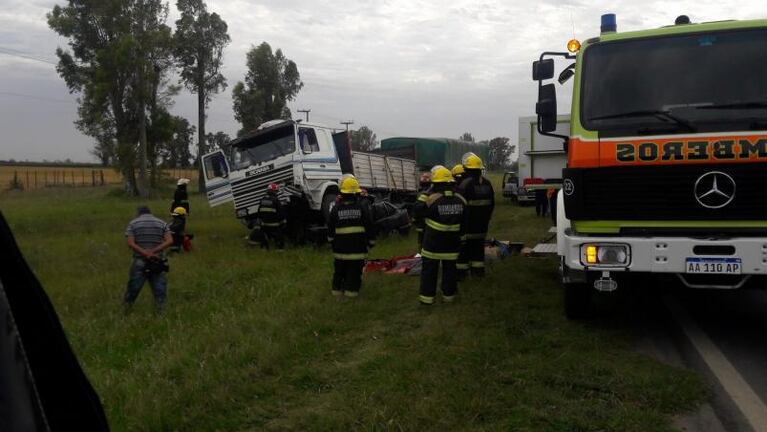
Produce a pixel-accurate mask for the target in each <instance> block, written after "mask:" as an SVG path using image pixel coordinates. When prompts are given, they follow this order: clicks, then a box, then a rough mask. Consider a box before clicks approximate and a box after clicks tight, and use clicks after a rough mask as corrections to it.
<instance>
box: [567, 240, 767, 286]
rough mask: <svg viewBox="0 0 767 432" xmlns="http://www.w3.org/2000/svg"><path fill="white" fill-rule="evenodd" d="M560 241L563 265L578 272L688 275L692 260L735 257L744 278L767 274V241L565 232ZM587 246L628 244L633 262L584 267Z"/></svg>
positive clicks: (630, 260)
mask: <svg viewBox="0 0 767 432" xmlns="http://www.w3.org/2000/svg"><path fill="white" fill-rule="evenodd" d="M559 239H560V241H561V242H562V243H563V244H561V245H560V248H559V250H560V251H562V252H564V255H563V257H562V258H563V264H564V265H565V266H567V267H568V269H569V270H574V271H609V272H611V273H621V272H642V273H676V274H686V273H687V265H688V262H687V260H688V258H717V259H721V258H734V259H740V264H741V267H740V274H741V275H767V238H751V237H741V238H731V239H724V240H706V239H694V238H684V237H654V238H636V237H618V236H616V237H609V236H606V237H601V236H600V237H593V236H584V235H574V234H572V233H565V234H564V235H562V236H560V238H559ZM586 244H595V245H599V244H615V245H628V247H629V251H630V256H629V262H628V264H627V265H626V266H623V267H620V266H600V265H589V266H587V265H584V263H583V262H582V258H581V246H583V245H586ZM695 276H696V277H697V276H709V275H700V274H696V275H695ZM711 276H714V275H711Z"/></svg>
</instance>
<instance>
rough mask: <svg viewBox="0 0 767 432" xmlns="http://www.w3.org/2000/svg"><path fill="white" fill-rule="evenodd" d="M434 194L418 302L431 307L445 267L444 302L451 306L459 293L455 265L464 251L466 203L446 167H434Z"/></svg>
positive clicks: (429, 205) (428, 202)
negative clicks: (438, 281)
mask: <svg viewBox="0 0 767 432" xmlns="http://www.w3.org/2000/svg"><path fill="white" fill-rule="evenodd" d="M431 183H432V193H431V194H430V195H429V198H428V199H427V200H426V211H425V213H424V215H425V219H424V221H425V225H426V228H425V230H424V235H423V247H422V249H421V260H422V261H421V262H422V270H421V290H420V296H419V297H418V300H419V301H420V303H421V304H424V305H431V304H433V303H434V297H435V296H436V294H437V279H438V277H439V268H440V265H441V266H442V301H443V302H446V303H449V302H452V301H453V300H454V299H455V296H456V294H457V292H458V280H457V277H456V276H457V275H456V268H455V262H456V260H457V259H458V252H459V251H460V249H461V234H462V229H463V226H464V224H465V220H464V218H465V213H464V208H465V200H464V199H463V198H462V197H461V196H460V195H458V194H457V193H455V192H454V191H453V187H454V181H453V175H452V174H451V173H450V170H449V169H447V168H445V167H443V166H439V165H438V166H436V167H434V168H432V173H431Z"/></svg>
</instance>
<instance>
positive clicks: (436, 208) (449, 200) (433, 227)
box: [421, 190, 466, 260]
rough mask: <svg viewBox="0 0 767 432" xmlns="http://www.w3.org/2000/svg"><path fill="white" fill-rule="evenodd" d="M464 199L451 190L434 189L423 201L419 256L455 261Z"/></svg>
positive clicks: (460, 232)
mask: <svg viewBox="0 0 767 432" xmlns="http://www.w3.org/2000/svg"><path fill="white" fill-rule="evenodd" d="M465 208H466V200H464V199H463V197H461V196H460V195H459V194H456V193H453V192H452V191H449V190H448V191H442V192H436V193H433V194H431V195H430V196H429V198H428V200H427V201H426V211H425V212H424V215H425V218H424V220H425V228H424V235H423V246H422V249H421V255H423V256H424V257H426V258H431V259H438V260H456V259H458V252H459V251H460V249H461V235H462V234H463V225H464V223H465V216H466V212H465Z"/></svg>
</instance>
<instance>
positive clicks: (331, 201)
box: [322, 191, 338, 223]
mask: <svg viewBox="0 0 767 432" xmlns="http://www.w3.org/2000/svg"><path fill="white" fill-rule="evenodd" d="M336 197H338V193H337V192H335V191H330V192H327V193H326V194H325V196H324V197H322V219H323V220H324V221H325V223H328V219H329V218H330V211H331V210H333V207H334V206H335V205H336Z"/></svg>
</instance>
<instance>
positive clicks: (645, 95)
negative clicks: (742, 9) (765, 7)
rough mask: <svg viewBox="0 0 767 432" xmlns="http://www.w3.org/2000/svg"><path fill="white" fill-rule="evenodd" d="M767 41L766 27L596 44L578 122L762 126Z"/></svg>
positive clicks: (673, 128) (766, 121) (635, 129)
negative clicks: (766, 47)
mask: <svg viewBox="0 0 767 432" xmlns="http://www.w3.org/2000/svg"><path fill="white" fill-rule="evenodd" d="M765 46H767V29H757V30H737V31H722V32H714V33H708V34H693V35H681V36H665V37H657V38H648V39H638V40H626V41H616V42H606V43H601V44H595V45H593V46H591V47H588V48H587V49H586V50H585V51H584V53H583V55H584V59H583V75H582V87H581V95H582V99H581V101H582V109H581V122H582V124H583V126H584V127H585V128H586V129H589V130H597V131H599V132H600V135H604V136H626V135H634V134H640V135H641V134H653V133H671V134H673V133H685V132H687V133H689V132H711V131H732V130H752V129H763V128H767V79H766V78H765V73H764V71H765V70H767V49H765Z"/></svg>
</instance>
